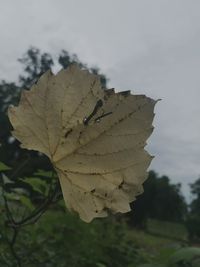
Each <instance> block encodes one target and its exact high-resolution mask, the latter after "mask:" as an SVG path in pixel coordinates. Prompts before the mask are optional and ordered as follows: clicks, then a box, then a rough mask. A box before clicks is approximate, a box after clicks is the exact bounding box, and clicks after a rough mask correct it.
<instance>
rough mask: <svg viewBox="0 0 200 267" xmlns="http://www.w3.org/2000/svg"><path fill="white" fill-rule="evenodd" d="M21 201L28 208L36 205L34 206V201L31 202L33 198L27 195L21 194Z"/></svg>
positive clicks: (31, 208)
mask: <svg viewBox="0 0 200 267" xmlns="http://www.w3.org/2000/svg"><path fill="white" fill-rule="evenodd" d="M20 201H21V203H22V204H23V205H24V206H26V207H27V208H28V209H30V210H33V209H34V206H33V204H32V202H31V200H30V199H29V198H28V197H27V196H24V195H21V196H20Z"/></svg>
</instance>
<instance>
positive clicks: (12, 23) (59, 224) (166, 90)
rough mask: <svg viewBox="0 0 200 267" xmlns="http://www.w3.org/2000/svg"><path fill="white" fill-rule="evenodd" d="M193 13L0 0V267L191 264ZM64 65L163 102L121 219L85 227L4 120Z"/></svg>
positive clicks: (198, 195) (196, 31) (197, 173)
mask: <svg viewBox="0 0 200 267" xmlns="http://www.w3.org/2000/svg"><path fill="white" fill-rule="evenodd" d="M199 10H200V2H199V1H198V0H193V1H187V0H173V1H172V0H152V1H148V0H140V1H139V0H138V1H136V0H133V1H131V0H126V1H123V2H122V1H119V0H107V1H106V0H102V1H94V0H93V1H92V0H85V1H80V0H79V1H78V0H73V1H68V0H65V1H64V0H60V1H53V0H48V1H47V0H43V1H40V2H39V1H35V2H33V1H30V0H26V1H25V0H18V1H15V2H14V1H11V0H5V1H4V0H0V37H1V42H0V143H1V147H0V162H1V163H0V172H1V177H0V181H1V191H0V192H1V193H0V210H1V219H0V225H1V227H0V256H1V257H0V263H1V266H59V267H60V266H99V267H105V266H106V267H107V266H120V267H121V266H129V267H133V266H136V267H139V266H154V267H156V266H179V267H180V266H183V267H186V266H187V267H189V266H192V267H193V266H194V267H199V266H200V250H199V248H198V247H199V246H200V178H199V177H200V149H199V147H200V138H199V132H200V120H199V114H200V105H199V98H200V90H199V84H200V75H199V70H200V50H199V46H200V16H199ZM73 62H77V63H78V64H79V65H80V66H81V67H85V68H87V69H89V70H90V71H91V72H93V73H96V74H99V75H100V76H101V82H102V85H103V86H104V87H106V88H110V87H112V88H113V87H114V88H116V90H117V91H123V90H131V91H132V92H133V93H135V94H146V95H147V96H150V97H152V98H154V99H160V98H161V99H162V101H160V102H159V103H158V104H157V105H156V109H155V113H156V116H155V119H154V126H155V129H154V132H153V134H152V136H151V137H150V138H149V140H148V145H147V147H146V149H147V150H148V151H149V152H150V153H151V154H152V155H154V156H155V158H154V159H153V161H152V164H151V166H150V169H149V170H150V172H149V178H148V180H147V181H146V182H145V183H144V193H143V194H142V195H141V196H139V197H138V199H137V200H136V201H135V202H134V203H132V211H131V212H130V213H128V214H125V215H116V216H110V217H109V218H107V219H103V220H94V221H93V222H92V223H91V224H89V225H87V224H85V223H83V222H81V221H80V220H79V218H78V217H77V216H76V215H75V214H71V213H69V212H67V211H66V209H65V206H64V204H63V200H62V194H61V190H60V187H59V184H58V180H57V177H56V174H55V173H54V171H53V169H52V166H51V164H50V162H49V160H48V159H47V158H46V157H45V156H43V155H41V154H39V153H37V152H30V151H27V150H24V149H21V148H20V147H19V143H18V142H17V141H16V140H15V139H14V138H13V137H12V136H11V131H12V127H11V125H10V123H9V120H8V118H7V108H8V106H9V105H10V104H14V105H16V104H17V103H18V101H19V97H20V93H21V90H22V89H29V88H30V86H31V85H32V84H33V83H34V82H36V81H37V79H38V78H39V77H40V76H41V74H42V73H44V72H45V71H46V70H48V69H49V68H51V69H52V71H53V72H54V73H56V72H57V71H59V70H60V69H61V68H67V67H68V66H69V64H71V63H73ZM144 264H146V265H144Z"/></svg>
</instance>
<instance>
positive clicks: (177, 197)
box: [129, 171, 187, 227]
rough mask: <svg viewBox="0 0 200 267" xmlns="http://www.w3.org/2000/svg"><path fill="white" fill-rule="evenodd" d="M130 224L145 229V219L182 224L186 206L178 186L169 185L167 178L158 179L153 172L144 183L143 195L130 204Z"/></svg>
mask: <svg viewBox="0 0 200 267" xmlns="http://www.w3.org/2000/svg"><path fill="white" fill-rule="evenodd" d="M132 209H133V212H132V213H130V214H129V219H130V224H134V225H136V226H140V227H141V226H143V227H145V225H146V221H147V218H153V219H158V220H163V221H171V222H182V221H183V220H184V218H185V217H186V214H187V205H186V202H185V200H184V197H183V196H182V194H181V191H180V184H177V185H174V184H171V183H170V181H169V178H168V177H167V176H161V177H159V176H158V174H157V173H156V172H154V171H150V172H149V177H148V179H147V180H146V181H145V183H144V193H143V194H142V195H140V196H139V197H138V200H137V201H136V202H135V203H133V204H132Z"/></svg>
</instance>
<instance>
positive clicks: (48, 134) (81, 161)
mask: <svg viewBox="0 0 200 267" xmlns="http://www.w3.org/2000/svg"><path fill="white" fill-rule="evenodd" d="M155 103H156V101H155V100H153V99H151V98H148V97H146V96H145V95H132V94H130V92H121V93H115V92H114V90H113V89H110V90H103V89H102V87H101V83H100V78H99V76H98V75H94V74H91V73H89V72H88V71H87V70H82V69H80V68H79V67H78V66H77V65H76V64H73V65H71V66H70V67H68V68H67V69H66V70H61V71H60V72H59V73H57V74H56V75H54V74H52V73H51V71H48V72H46V73H45V74H44V75H42V76H41V78H40V79H39V80H38V82H37V84H34V85H33V86H32V87H31V89H30V90H29V91H26V90H25V91H23V92H22V95H21V100H20V103H19V106H18V107H10V108H9V110H8V115H9V119H10V121H11V123H12V126H13V128H14V131H13V135H14V136H15V137H16V138H17V139H18V140H19V141H20V142H21V146H22V147H23V148H26V149H30V150H36V151H40V152H42V153H44V154H45V155H47V156H48V157H49V158H50V160H51V162H52V164H53V166H54V168H55V170H56V171H57V173H58V177H59V180H60V184H61V188H62V192H63V196H64V200H65V203H66V206H67V208H68V209H69V210H73V211H76V212H77V213H79V215H80V218H81V219H82V220H84V221H86V222H90V221H91V220H92V219H93V218H95V217H105V216H107V215H108V213H109V212H111V213H117V212H122V213H124V212H128V211H130V205H129V204H130V202H132V201H133V200H135V197H136V196H137V195H138V194H140V193H142V191H143V187H142V183H143V182H144V180H145V179H146V177H147V171H146V170H147V168H148V166H149V164H150V162H151V159H152V157H151V156H150V155H149V154H148V153H147V152H146V151H145V150H144V146H145V145H146V140H147V138H148V137H149V136H150V134H151V133H152V130H153V127H152V120H153V117H154V113H153V109H154V105H155Z"/></svg>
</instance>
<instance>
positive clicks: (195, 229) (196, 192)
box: [186, 178, 200, 242]
mask: <svg viewBox="0 0 200 267" xmlns="http://www.w3.org/2000/svg"><path fill="white" fill-rule="evenodd" d="M190 191H191V193H192V195H193V196H194V199H193V201H192V202H191V204H190V206H189V210H190V212H189V214H188V217H187V220H186V227H187V229H188V232H189V235H190V239H191V240H195V241H198V242H199V240H200V178H198V179H197V180H196V181H195V182H194V183H192V184H190Z"/></svg>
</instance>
